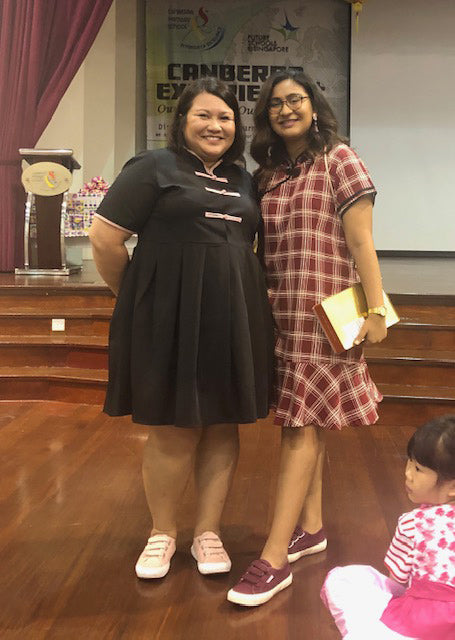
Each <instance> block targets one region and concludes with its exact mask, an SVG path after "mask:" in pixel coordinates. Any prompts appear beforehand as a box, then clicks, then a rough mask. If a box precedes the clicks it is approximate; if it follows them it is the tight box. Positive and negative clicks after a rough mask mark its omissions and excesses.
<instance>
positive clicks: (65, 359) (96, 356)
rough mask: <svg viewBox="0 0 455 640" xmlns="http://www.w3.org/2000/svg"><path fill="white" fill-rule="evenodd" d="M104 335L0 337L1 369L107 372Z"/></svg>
mask: <svg viewBox="0 0 455 640" xmlns="http://www.w3.org/2000/svg"><path fill="white" fill-rule="evenodd" d="M107 361H108V355H107V338H106V337H104V336H65V335H61V334H60V335H57V336H55V335H48V336H1V335H0V363H1V365H2V366H3V367H25V366H27V367H81V368H83V369H107Z"/></svg>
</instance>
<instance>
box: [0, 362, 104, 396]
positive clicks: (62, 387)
mask: <svg viewBox="0 0 455 640" xmlns="http://www.w3.org/2000/svg"><path fill="white" fill-rule="evenodd" d="M106 384H107V371H104V370H98V369H82V368H74V367H0V398H1V399H2V400H19V399H26V400H60V401H65V402H84V403H85V404H102V403H103V401H104V395H105V391H106Z"/></svg>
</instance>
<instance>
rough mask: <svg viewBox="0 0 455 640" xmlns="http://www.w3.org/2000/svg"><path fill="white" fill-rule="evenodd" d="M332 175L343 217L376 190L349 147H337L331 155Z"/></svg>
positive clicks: (340, 212)
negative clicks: (363, 197) (364, 197)
mask: <svg viewBox="0 0 455 640" xmlns="http://www.w3.org/2000/svg"><path fill="white" fill-rule="evenodd" d="M328 157H329V162H330V164H331V165H332V166H330V174H331V176H332V180H333V186H334V190H335V197H336V201H337V210H338V213H339V214H340V215H341V216H343V214H344V213H346V211H347V209H349V207H350V206H351V205H352V204H354V202H355V201H356V200H358V199H359V198H361V197H362V196H364V195H371V196H372V198H373V201H374V198H375V196H376V189H375V186H374V184H373V182H372V180H371V177H370V174H369V173H368V170H367V168H366V167H365V165H364V164H363V162H362V160H361V159H360V158H359V156H358V155H357V154H356V152H355V151H354V150H353V149H351V148H350V147H348V146H347V145H344V144H343V145H339V146H338V147H335V148H334V149H333V150H332V151H331V152H330V153H329V154H328Z"/></svg>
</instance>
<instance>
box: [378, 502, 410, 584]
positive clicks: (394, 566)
mask: <svg viewBox="0 0 455 640" xmlns="http://www.w3.org/2000/svg"><path fill="white" fill-rule="evenodd" d="M413 557H414V518H413V515H412V512H411V513H405V514H403V515H402V516H400V518H399V519H398V525H397V528H396V530H395V535H394V536H393V539H392V542H391V543H390V547H389V548H388V550H387V553H386V556H385V558H384V564H385V566H386V567H387V569H388V570H389V571H390V573H391V574H392V575H393V577H394V578H395V580H397V581H398V582H402V583H404V584H407V583H408V582H409V578H410V577H411V569H412V561H413Z"/></svg>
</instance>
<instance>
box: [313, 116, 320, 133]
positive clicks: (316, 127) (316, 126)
mask: <svg viewBox="0 0 455 640" xmlns="http://www.w3.org/2000/svg"><path fill="white" fill-rule="evenodd" d="M313 127H314V132H315V133H319V127H318V116H317V113H313Z"/></svg>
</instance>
